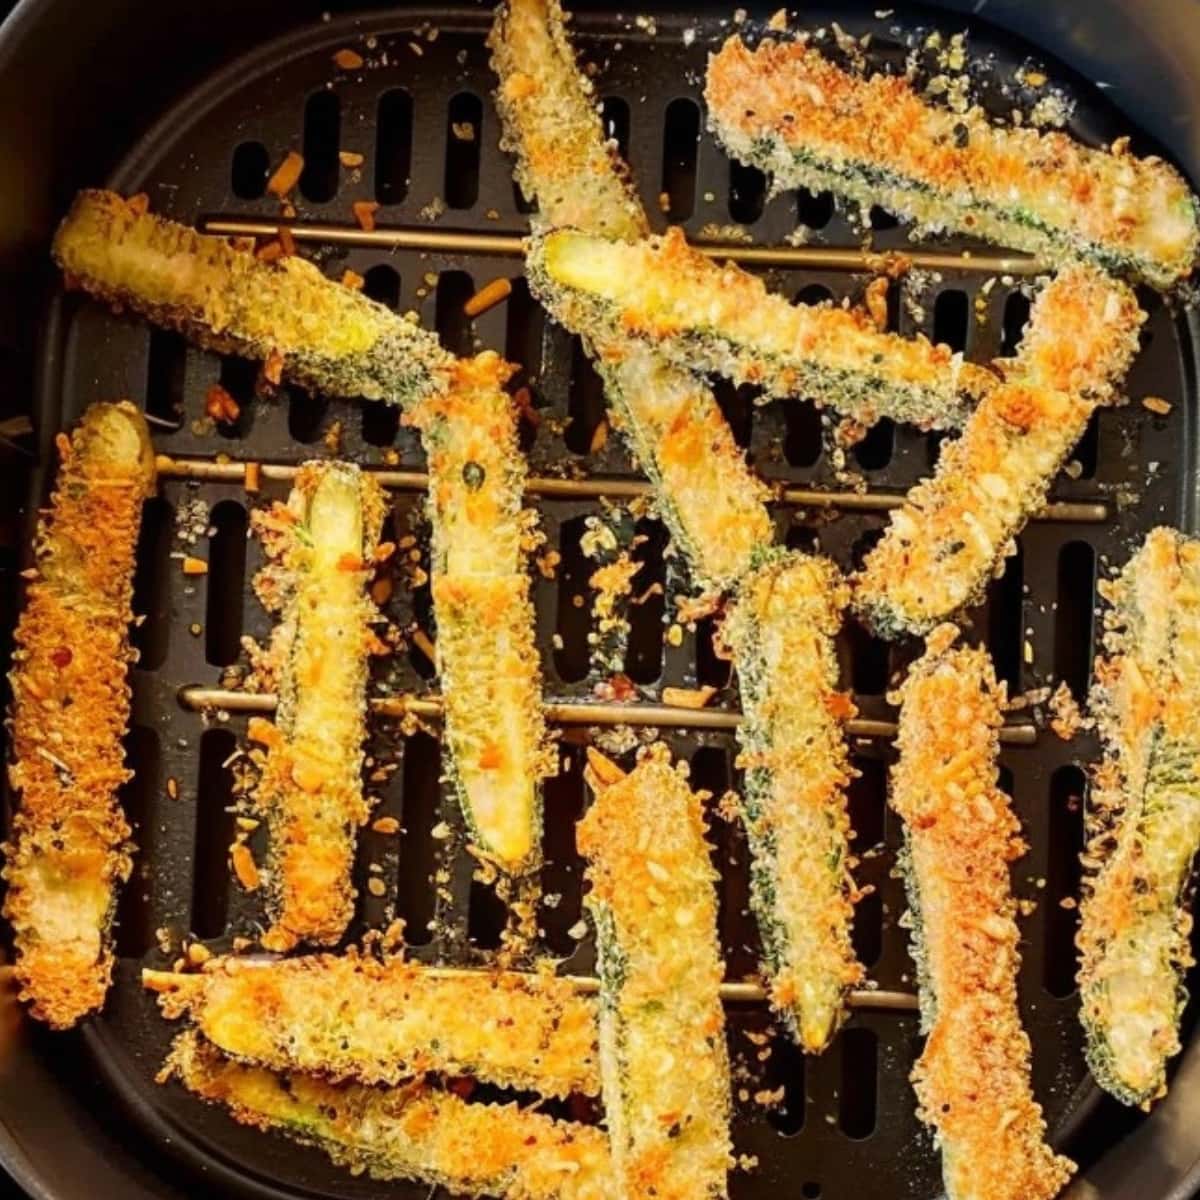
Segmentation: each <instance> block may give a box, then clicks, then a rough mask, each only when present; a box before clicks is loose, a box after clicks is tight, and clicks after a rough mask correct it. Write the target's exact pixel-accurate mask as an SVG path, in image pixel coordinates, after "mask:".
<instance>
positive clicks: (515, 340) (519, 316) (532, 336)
mask: <svg viewBox="0 0 1200 1200" xmlns="http://www.w3.org/2000/svg"><path fill="white" fill-rule="evenodd" d="M507 303H508V312H507V314H506V324H505V330H504V357H505V358H507V359H508V361H509V362H511V363H516V364H517V365H518V366H520V367H521V368H522V371H523V374H522V378H523V379H536V378H537V377H538V375H539V374H540V373H541V370H542V335H543V332H544V330H545V324H546V318H545V314H544V313H543V311H542V306H541V305H540V304H538V302H537V301H536V300H535V299H534V298H533V297H532V296H531V295H530V294H529V284H527V283H526V282H525V278H524V276H521V277H520V278H517V279H514V280H513V281H512V293H511V295H510V296H509V297H508V302H507Z"/></svg>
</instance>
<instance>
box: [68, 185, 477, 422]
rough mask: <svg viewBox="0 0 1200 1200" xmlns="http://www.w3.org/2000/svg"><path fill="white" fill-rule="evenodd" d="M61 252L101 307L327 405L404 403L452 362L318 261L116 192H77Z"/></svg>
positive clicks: (435, 386)
mask: <svg viewBox="0 0 1200 1200" xmlns="http://www.w3.org/2000/svg"><path fill="white" fill-rule="evenodd" d="M143 200H144V198H143ZM53 253H54V257H55V260H56V261H57V262H58V264H59V266H61V267H62V269H63V271H64V272H65V273H66V275H67V278H68V280H69V281H70V282H72V283H74V284H76V285H78V286H80V287H82V288H84V289H85V290H86V291H88V292H91V293H92V294H93V295H95V296H98V297H99V298H100V299H102V300H107V301H109V302H110V303H112V304H116V305H120V306H121V307H123V308H129V309H132V310H133V311H134V312H137V313H139V314H141V315H142V316H144V317H145V318H146V319H147V320H149V321H152V322H153V323H155V324H156V325H164V326H167V327H168V328H171V329H177V330H179V331H180V332H181V333H183V334H186V335H187V336H188V337H189V338H191V339H192V340H193V341H195V342H196V343H198V344H199V345H201V346H205V347H207V348H208V349H211V350H217V351H220V352H221V353H225V354H240V355H243V356H244V357H246V358H252V359H258V360H261V361H267V360H272V361H274V362H276V363H278V364H279V365H280V369H281V371H282V375H283V378H285V379H290V380H292V381H294V382H296V383H298V384H300V385H302V386H303V387H306V388H310V389H312V390H314V391H318V392H322V393H324V394H326V395H329V396H342V397H347V398H356V397H359V396H361V397H364V398H366V399H369V400H388V401H391V402H392V403H396V404H407V403H410V402H413V401H416V400H419V399H420V398H421V397H422V396H426V395H428V394H430V393H433V392H437V391H440V390H441V389H442V388H443V387H444V386H445V383H446V376H447V373H448V371H449V369H450V365H451V363H452V362H453V359H452V358H451V356H450V355H448V354H447V353H446V352H445V351H444V350H443V349H442V348H441V347H440V346H439V345H438V341H437V338H435V337H434V336H433V334H431V333H428V332H426V331H425V330H422V329H420V328H418V327H417V326H416V325H414V324H412V323H411V322H409V321H406V320H405V319H404V318H403V317H401V316H398V315H397V314H396V313H394V312H392V311H391V310H390V309H388V308H386V307H385V306H384V305H382V304H377V303H376V302H375V301H374V300H370V299H368V298H367V297H366V296H364V295H362V294H361V293H360V292H356V291H354V290H353V289H351V288H347V287H342V286H341V285H340V284H338V283H335V282H334V281H333V280H331V279H327V278H326V277H325V276H324V275H322V274H321V272H320V271H319V270H318V269H317V268H316V267H315V266H313V264H312V263H310V262H307V261H305V260H304V259H302V258H297V257H284V258H280V259H278V260H276V261H275V262H264V261H261V260H260V259H258V258H256V257H255V255H254V254H253V253H251V252H250V251H249V250H246V249H242V248H240V247H238V246H236V245H235V244H234V243H232V242H231V241H230V240H229V239H227V238H222V237H206V236H204V235H202V234H198V233H196V232H195V230H193V229H191V228H190V227H188V226H186V225H179V224H176V223H175V222H174V221H168V220H165V219H164V218H162V217H156V216H153V215H151V214H150V213H148V212H147V211H146V206H145V204H144V202H139V201H137V200H136V198H135V200H128V201H127V200H124V199H122V198H121V197H120V196H118V195H117V194H116V193H114V192H101V191H84V192H80V193H79V195H78V196H77V197H76V200H75V204H74V205H73V206H72V208H71V211H70V212H69V213H68V214H67V216H66V218H65V220H64V221H63V223H62V224H61V225H60V226H59V229H58V233H57V234H56V235H55V238H54V247H53ZM280 360H281V361H280Z"/></svg>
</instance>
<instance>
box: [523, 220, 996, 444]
mask: <svg viewBox="0 0 1200 1200" xmlns="http://www.w3.org/2000/svg"><path fill="white" fill-rule="evenodd" d="M527 263H528V277H529V286H530V288H531V289H532V290H533V291H534V292H535V293H536V294H537V296H538V298H539V299H540V300H541V301H542V303H544V304H545V305H546V306H547V308H549V310H550V311H551V312H552V313H553V314H554V316H555V317H556V318H557V319H558V320H559V321H561V322H562V323H563V324H564V325H565V326H566V327H567V328H568V329H571V330H573V331H574V332H576V333H579V334H581V335H582V336H584V337H585V338H587V339H589V340H591V341H594V342H598V343H599V344H603V342H604V341H605V340H606V339H608V338H611V337H613V336H614V335H618V334H624V335H628V336H630V337H634V338H640V339H642V340H644V341H646V342H647V343H648V344H649V345H651V346H653V347H654V348H655V349H656V350H657V351H659V352H660V353H661V354H662V355H663V356H664V357H666V358H667V359H668V361H670V362H672V363H673V364H674V365H675V366H677V367H679V368H680V369H681V370H693V371H701V372H706V373H710V374H714V375H724V376H726V377H728V378H730V379H733V380H736V381H737V382H738V383H752V384H756V385H759V386H761V387H762V388H763V389H764V393H765V395H766V396H768V397H770V396H795V395H804V396H808V395H811V396H813V397H814V398H815V399H816V400H817V401H818V402H820V403H822V404H824V405H827V406H828V407H830V408H832V409H835V410H836V411H837V412H839V413H842V414H844V415H846V416H848V417H852V418H853V419H854V420H855V421H858V422H859V423H860V424H863V425H873V424H874V423H875V422H876V421H877V420H879V418H880V417H891V418H892V419H893V420H896V421H904V422H907V423H909V424H912V425H918V426H920V427H921V428H923V429H957V428H959V427H960V426H961V425H962V424H963V422H964V421H965V420H966V416H967V413H968V412H969V411H970V408H971V406H972V404H973V403H974V402H975V401H977V400H978V398H979V397H980V396H981V395H984V394H986V393H987V391H988V390H989V389H990V388H991V387H992V386H994V385H995V383H996V379H995V377H994V376H993V375H992V373H991V372H990V371H987V370H986V369H984V368H982V367H978V366H976V365H975V364H974V363H968V362H964V361H963V359H962V356H961V355H960V354H953V353H951V351H950V349H949V347H948V346H935V345H934V344H933V343H932V342H930V341H929V340H928V339H927V338H925V337H923V336H920V335H918V336H917V337H915V338H903V337H900V336H899V335H897V334H894V333H881V332H880V331H879V329H878V328H877V327H876V325H875V323H874V321H873V320H872V319H871V317H870V315H869V314H868V313H867V312H866V311H865V310H858V309H847V308H838V307H836V306H834V305H832V304H815V305H814V304H791V303H789V302H788V301H787V300H786V299H784V297H782V296H778V295H775V294H773V293H771V292H768V291H767V288H766V285H765V284H764V283H763V281H762V280H761V279H759V278H758V277H757V276H754V275H751V274H749V273H748V272H746V271H743V270H742V269H741V268H740V267H738V266H735V265H734V264H733V263H726V264H724V265H722V264H720V263H716V262H714V261H713V260H712V259H710V258H708V257H706V256H705V255H704V254H702V253H700V251H699V250H696V249H694V248H693V247H691V246H689V245H688V244H687V242H686V241H685V240H684V236H683V231H682V230H680V229H679V228H678V227H676V228H672V229H671V230H669V231H668V232H667V233H665V234H664V235H663V236H662V237H654V238H649V239H646V240H643V241H641V242H637V243H635V244H634V243H627V242H613V241H609V240H606V239H604V238H601V237H596V236H593V235H590V234H586V233H581V232H579V231H577V230H571V229H563V230H556V231H553V232H551V233H547V234H544V235H542V236H540V237H536V238H534V239H533V240H532V241H531V243H530V246H529V252H528V255H527Z"/></svg>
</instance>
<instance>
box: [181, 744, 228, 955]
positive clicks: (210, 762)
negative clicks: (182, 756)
mask: <svg viewBox="0 0 1200 1200" xmlns="http://www.w3.org/2000/svg"><path fill="white" fill-rule="evenodd" d="M236 749H237V739H236V738H235V737H234V736H233V732H232V731H231V730H229V729H207V730H205V732H204V733H203V734H202V735H201V737H200V771H199V775H198V777H197V779H196V859H195V865H194V868H193V874H192V932H193V933H194V934H195V935H196V936H197V937H200V938H216V937H220V936H221V934H223V933H224V932H225V920H226V917H227V915H228V904H229V889H230V887H231V884H230V879H229V847H230V846H231V845H233V839H234V834H235V819H234V814H233V813H232V812H231V811H229V810H230V809H231V808H232V807H233V803H234V797H233V772H232V771H231V770H230V768H229V767H228V766H226V765H225V764H226V763H227V762H228V760H229V756H230V755H231V754H233V753H234V751H235V750H236Z"/></svg>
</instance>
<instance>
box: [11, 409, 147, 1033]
mask: <svg viewBox="0 0 1200 1200" xmlns="http://www.w3.org/2000/svg"><path fill="white" fill-rule="evenodd" d="M57 446H58V453H59V457H60V460H61V461H60V467H59V474H58V482H57V486H56V488H55V491H54V494H53V495H52V497H51V499H50V508H49V510H48V511H47V512H45V513H44V514H43V515H42V517H41V520H40V521H39V523H38V531H37V536H36V540H35V542H34V565H33V567H32V569H31V570H30V571H28V572H26V574H25V578H26V579H27V580H28V584H27V589H26V594H25V605H24V608H23V610H22V612H21V617H20V621H19V622H18V624H17V630H16V636H15V641H16V649H15V651H14V653H13V667H12V671H11V673H10V675H9V683H10V684H11V686H12V696H13V703H12V714H11V725H12V762H11V765H10V767H9V781H10V783H11V786H12V788H13V791H14V793H15V796H16V800H17V812H16V815H15V817H14V819H13V824H12V831H11V835H10V836H11V840H10V842H9V843H8V844H7V845H6V846H5V847H4V858H5V866H4V871H3V877H4V879H5V880H6V881H7V884H8V891H7V895H6V897H5V902H4V915H5V916H6V917H7V918H8V920H9V921H10V922H11V924H12V926H13V930H14V933H15V944H16V964H15V968H16V979H17V985H18V988H19V995H20V998H21V999H22V1000H27V1001H29V1002H30V1004H31V1011H32V1013H33V1015H34V1016H35V1017H37V1018H39V1019H40V1020H43V1021H46V1022H48V1023H49V1024H50V1025H52V1026H53V1027H54V1028H56V1029H65V1028H67V1027H68V1026H70V1025H73V1024H74V1023H75V1022H76V1021H78V1020H79V1018H80V1017H82V1016H84V1015H85V1014H86V1013H88V1012H92V1011H94V1010H96V1009H98V1008H100V1007H101V1005H102V1004H103V1003H104V995H105V992H106V991H107V989H108V984H109V981H110V979H111V976H112V967H113V952H112V939H111V930H112V919H113V914H114V910H115V905H116V890H117V887H118V885H119V884H121V883H123V882H124V881H125V880H126V879H127V878H128V877H129V871H130V867H131V855H132V852H133V846H132V843H131V842H130V829H129V825H128V824H127V822H126V820H125V816H124V814H123V813H122V811H121V807H120V804H119V802H118V798H117V792H118V789H119V788H120V786H121V784H123V783H124V782H125V781H126V780H127V779H128V778H129V775H130V773H129V771H128V769H127V768H126V766H125V755H124V752H123V750H122V746H121V740H122V738H123V737H124V735H125V732H126V729H127V727H128V723H129V684H128V681H127V674H128V667H129V664H130V663H131V662H133V661H134V659H135V657H136V655H135V652H134V651H133V650H132V649H131V647H130V644H129V623H130V621H131V620H132V618H133V613H132V609H131V603H132V596H133V568H134V554H135V551H136V549H137V539H138V530H139V528H140V526H141V519H142V502H143V500H145V499H146V497H147V496H149V495H150V494H151V493H152V492H153V490H154V483H155V472H154V454H153V449H152V447H151V445H150V435H149V431H148V430H147V428H146V422H145V420H144V419H143V417H142V414H141V413H140V412H139V411H138V410H137V409H136V408H134V406H133V405H132V404H129V403H128V402H125V401H122V402H121V403H119V404H95V405H93V406H92V407H91V408H89V409H88V410H87V412H86V413H85V414H84V416H83V419H82V420H81V421H80V423H79V425H78V427H77V428H76V430H75V432H74V433H73V434H72V435H71V436H70V438H68V437H67V435H66V434H59V436H58V441H57Z"/></svg>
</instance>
